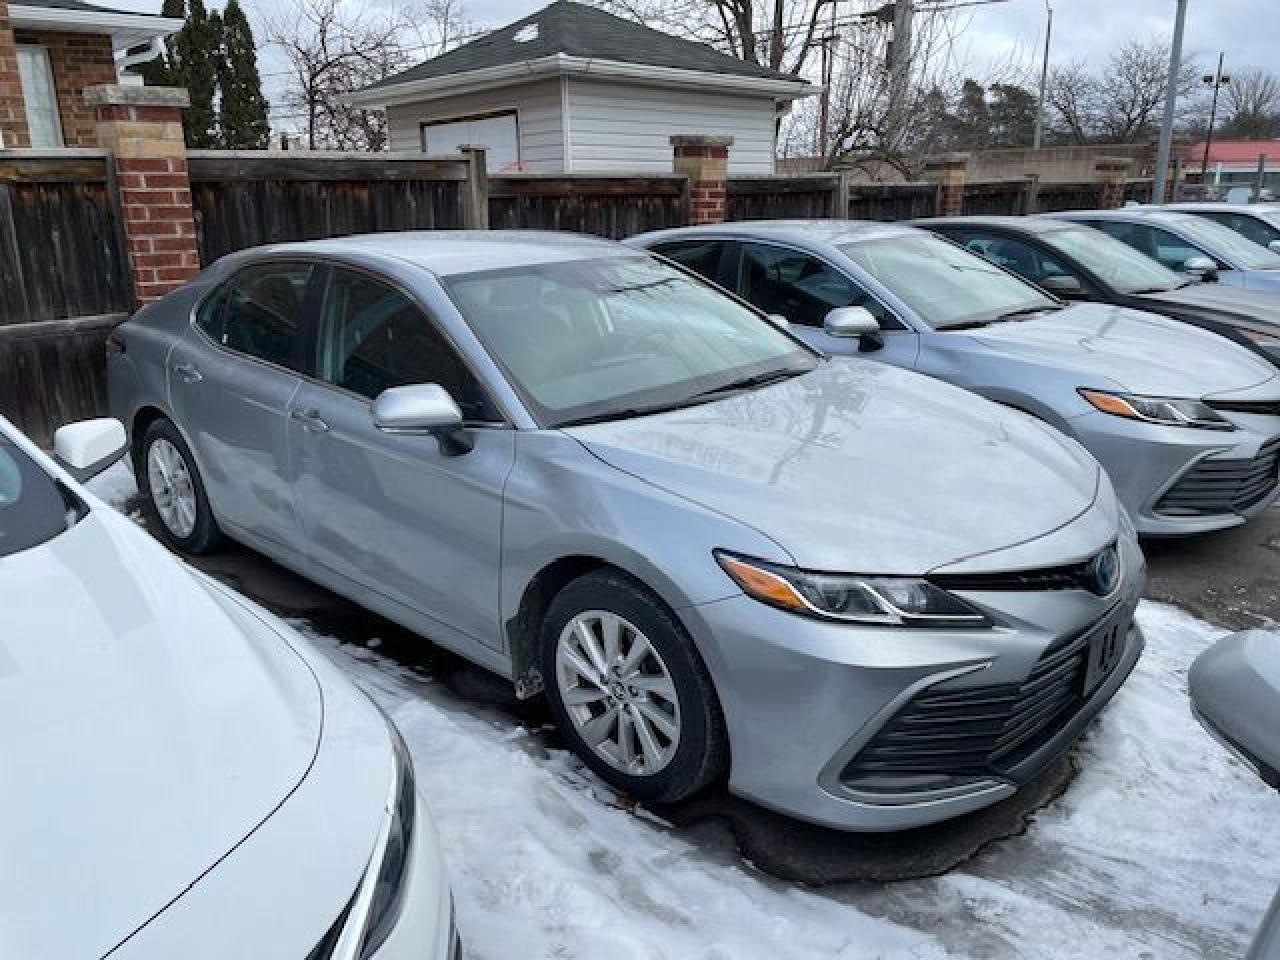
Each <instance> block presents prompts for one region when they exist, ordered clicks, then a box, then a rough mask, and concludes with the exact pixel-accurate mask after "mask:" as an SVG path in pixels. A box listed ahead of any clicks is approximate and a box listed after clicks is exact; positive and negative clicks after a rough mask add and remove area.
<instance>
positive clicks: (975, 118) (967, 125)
mask: <svg viewBox="0 0 1280 960" xmlns="http://www.w3.org/2000/svg"><path fill="white" fill-rule="evenodd" d="M952 131H953V137H954V141H955V149H957V150H982V149H984V148H985V147H987V146H988V145H989V144H990V142H991V111H990V109H989V108H988V107H987V91H986V89H985V88H984V87H983V86H982V84H980V83H978V81H976V80H965V82H964V86H963V87H962V88H961V89H960V101H959V102H958V103H957V104H956V107H955V115H954V117H953V120H952Z"/></svg>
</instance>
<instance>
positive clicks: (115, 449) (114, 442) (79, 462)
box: [53, 417, 129, 483]
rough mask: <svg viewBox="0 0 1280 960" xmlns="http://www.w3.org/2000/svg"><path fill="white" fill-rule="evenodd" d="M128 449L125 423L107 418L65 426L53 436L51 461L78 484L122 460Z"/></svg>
mask: <svg viewBox="0 0 1280 960" xmlns="http://www.w3.org/2000/svg"><path fill="white" fill-rule="evenodd" d="M128 446H129V438H128V437H127V436H126V435H125V432H124V424H123V423H121V422H120V421H119V420H113V419H111V418H110V417H104V418H102V419H100V420H81V421H80V422H79V423H68V424H67V425H66V426H65V427H59V428H58V430H57V432H56V433H54V435H53V456H54V459H55V460H57V461H58V465H59V466H60V467H62V469H64V470H66V471H67V473H69V474H71V476H73V477H75V478H76V480H78V481H79V482H80V483H84V481H86V480H88V479H90V478H91V477H96V476H97V475H98V474H100V473H101V472H102V471H103V470H105V469H107V467H109V466H111V465H112V464H113V463H115V462H116V461H117V460H119V459H120V458H121V457H123V456H124V452H125V450H126V449H127V448H128Z"/></svg>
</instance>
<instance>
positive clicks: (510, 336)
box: [444, 256, 818, 427]
mask: <svg viewBox="0 0 1280 960" xmlns="http://www.w3.org/2000/svg"><path fill="white" fill-rule="evenodd" d="M444 285H445V288H446V289H447V290H448V292H449V295H450V297H451V298H452V299H453V302H454V304H455V305H456V306H457V307H458V310H459V311H460V312H461V313H462V315H463V317H464V318H466V320H467V322H468V323H469V324H470V326H471V328H472V330H474V331H475V333H476V335H477V336H478V337H479V338H480V340H481V341H482V342H483V343H484V344H485V346H486V348H487V349H488V350H489V353H490V355H491V356H492V357H493V358H494V360H495V361H497V363H498V364H499V365H500V366H501V367H502V368H503V370H504V371H505V372H506V374H507V377H508V379H509V380H510V382H511V385H512V387H513V388H514V389H515V390H516V391H517V392H518V393H519V394H520V395H521V397H522V399H523V400H524V402H525V404H526V406H527V407H528V408H529V410H530V412H531V413H532V414H533V415H534V417H535V418H536V419H537V420H538V421H539V422H540V423H541V424H542V425H543V426H548V427H555V426H566V425H568V424H570V423H574V422H582V421H584V420H591V419H613V418H618V417H626V416H635V415H639V414H641V413H646V412H652V411H655V410H658V409H670V408H673V407H678V406H687V405H692V404H696V403H700V402H705V399H706V398H707V397H709V396H711V395H714V394H716V393H718V392H719V391H724V390H728V389H731V388H740V389H749V386H750V385H751V384H753V383H759V382H761V381H762V380H763V379H770V378H779V379H781V378H783V377H787V376H795V375H798V374H801V373H805V372H807V371H809V370H811V369H813V368H814V366H815V365H816V364H817V362H818V360H817V358H816V356H815V355H814V354H813V353H812V352H811V351H809V350H808V349H806V348H805V347H803V346H802V345H800V344H798V343H797V342H796V341H795V340H793V339H792V338H791V337H789V336H787V335H786V334H785V333H782V332H781V331H779V330H778V329H777V328H776V327H774V326H773V324H771V323H769V322H768V321H767V320H765V319H764V318H762V317H760V316H759V315H758V314H756V313H755V312H754V311H752V310H750V309H749V308H747V307H745V306H743V305H742V304H740V303H738V302H737V301H735V300H733V299H732V298H730V297H726V296H725V295H724V294H722V293H720V292H719V291H718V290H715V289H714V288H712V287H710V286H708V285H707V284H706V283H704V282H702V281H701V280H698V279H696V278H694V277H690V276H689V275H688V274H686V273H684V272H683V271H681V270H678V269H676V268H675V267H672V266H671V265H670V264H666V263H663V262H662V261H660V260H658V259H655V258H653V257H648V256H632V257H607V258H602V259H599V260H576V261H571V262H567V263H552V264H543V265H538V266H529V267H516V268H511V269H505V270H486V271H482V272H479V273H468V274H460V275H458V276H454V277H449V278H446V279H445V281H444Z"/></svg>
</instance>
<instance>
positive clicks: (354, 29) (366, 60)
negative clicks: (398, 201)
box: [266, 0, 410, 150]
mask: <svg viewBox="0 0 1280 960" xmlns="http://www.w3.org/2000/svg"><path fill="white" fill-rule="evenodd" d="M266 27H267V31H266V35H267V39H268V41H269V42H271V43H273V44H275V45H276V46H278V47H279V48H280V49H281V51H282V52H283V53H284V56H285V59H286V60H287V62H288V65H289V80H288V83H287V85H286V87H285V91H284V95H283V97H282V99H283V101H284V106H285V108H286V110H293V111H295V112H297V113H298V114H300V115H301V116H302V118H303V122H304V124H305V136H306V141H307V145H308V147H309V148H310V149H312V150H315V149H318V148H320V147H326V148H332V149H338V150H381V149H384V147H385V146H386V138H387V131H386V117H385V116H384V115H382V114H380V113H377V112H375V111H368V110H358V109H354V108H351V107H348V106H347V105H346V104H345V102H344V97H345V96H346V95H347V94H349V93H351V92H352V91H354V90H359V89H360V88H362V87H366V86H368V85H370V84H372V83H376V82H377V81H379V80H382V79H385V78H386V77H388V76H390V75H391V74H392V73H395V72H396V71H398V70H402V69H404V68H405V67H406V66H408V65H409V62H410V58H409V56H408V54H407V53H406V51H405V49H404V46H403V44H402V43H401V39H400V38H401V33H402V30H403V23H402V21H401V20H400V18H399V17H398V16H386V17H379V16H375V15H371V14H370V13H369V12H368V9H367V8H366V9H364V10H356V11H351V10H349V9H348V8H347V7H345V6H344V5H343V3H342V0H292V2H291V3H289V4H288V5H287V6H285V7H283V8H282V9H280V10H279V11H278V12H277V13H276V14H275V15H274V16H272V17H269V18H268V19H267V20H266Z"/></svg>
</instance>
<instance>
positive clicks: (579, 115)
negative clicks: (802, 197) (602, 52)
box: [567, 77, 774, 174]
mask: <svg viewBox="0 0 1280 960" xmlns="http://www.w3.org/2000/svg"><path fill="white" fill-rule="evenodd" d="M567 82H568V84H569V89H568V95H569V96H568V99H569V146H570V150H571V152H572V156H573V165H572V168H571V169H572V171H573V172H574V173H631V172H636V173H648V172H670V170H671V143H670V139H669V138H670V137H671V135H672V134H673V133H685V134H716V135H728V136H731V137H733V146H732V147H730V148H729V172H730V173H735V174H744V173H773V157H774V106H773V100H772V99H771V98H769V97H738V96H731V95H726V94H720V93H701V92H697V91H686V90H677V89H673V88H666V87H645V86H639V85H637V84H630V83H618V82H615V81H604V80H582V79H578V78H576V77H569V78H568V81H567Z"/></svg>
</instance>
